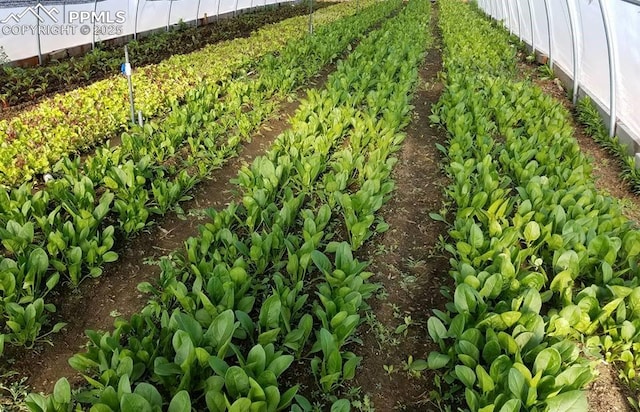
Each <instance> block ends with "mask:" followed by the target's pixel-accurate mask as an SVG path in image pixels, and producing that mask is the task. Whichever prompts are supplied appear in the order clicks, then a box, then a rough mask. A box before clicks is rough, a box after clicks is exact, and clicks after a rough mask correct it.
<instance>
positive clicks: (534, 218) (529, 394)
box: [428, 0, 640, 412]
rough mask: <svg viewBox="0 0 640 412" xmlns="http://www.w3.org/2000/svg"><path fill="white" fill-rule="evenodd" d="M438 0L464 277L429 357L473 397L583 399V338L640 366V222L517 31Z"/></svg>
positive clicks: (456, 245)
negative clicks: (533, 71)
mask: <svg viewBox="0 0 640 412" xmlns="http://www.w3.org/2000/svg"><path fill="white" fill-rule="evenodd" d="M440 4H441V28H442V32H443V37H444V44H445V55H444V60H445V64H444V65H445V82H446V89H445V92H444V94H443V96H442V99H441V101H440V102H439V104H438V107H437V109H436V110H435V112H434V116H433V120H434V121H436V122H440V123H441V124H443V125H444V126H445V127H446V128H447V130H448V132H449V146H448V148H442V150H443V151H444V152H445V153H446V156H447V160H448V165H447V166H446V170H447V173H448V174H449V175H450V176H451V179H452V180H453V183H452V184H451V185H450V186H449V187H448V189H447V195H448V196H449V197H450V199H451V200H452V201H453V203H454V204H455V207H456V210H455V212H454V214H453V219H454V220H453V221H452V222H451V226H450V229H449V235H450V241H451V243H450V244H449V245H448V246H447V250H448V251H449V252H451V254H452V255H453V257H452V259H451V266H452V270H451V275H452V276H453V278H454V281H455V291H453V293H452V294H451V296H450V298H451V301H450V302H449V303H448V305H447V308H446V311H445V312H443V311H435V315H436V316H434V317H432V318H430V319H429V322H428V326H429V334H430V336H431V338H432V339H433V340H434V341H435V342H437V343H438V344H439V346H440V352H432V353H431V354H430V355H429V358H428V362H429V365H430V366H431V367H432V368H434V369H439V368H446V369H447V373H446V375H445V376H446V380H447V382H449V383H450V384H451V385H452V388H453V390H454V391H455V390H459V391H464V398H465V400H466V405H467V407H468V408H469V409H470V410H471V411H485V412H486V411H505V412H506V411H518V410H521V409H522V410H531V411H542V410H552V411H565V410H587V404H586V397H585V396H584V392H583V391H582V390H581V389H582V388H583V387H584V386H585V385H586V384H587V383H588V382H590V381H591V380H592V379H593V376H594V373H593V369H592V366H591V365H590V364H589V362H587V361H586V359H585V356H584V354H583V353H582V352H583V351H584V352H587V354H589V355H592V356H597V357H604V358H605V359H606V360H607V361H615V362H616V363H617V364H618V365H619V366H620V367H621V368H622V369H623V374H624V376H625V377H627V378H629V379H631V378H633V377H634V376H635V374H636V372H637V365H638V364H639V360H640V357H638V354H637V353H636V348H637V346H638V342H639V341H640V336H639V334H638V331H639V330H640V287H639V286H638V275H639V274H640V272H639V268H638V255H640V232H639V231H638V230H637V229H634V228H633V227H632V225H631V224H630V222H629V221H627V219H626V218H624V217H623V216H622V215H621V213H620V207H619V206H618V205H617V203H616V202H615V201H614V200H613V199H611V198H609V197H607V196H602V195H600V194H598V192H597V191H596V189H595V187H594V184H593V181H592V178H591V175H590V166H589V163H588V161H587V159H586V158H585V157H584V156H583V155H582V154H581V152H580V150H579V147H578V145H577V143H576V140H575V139H574V137H573V135H572V133H573V130H572V129H571V127H570V123H569V121H568V119H569V116H570V114H569V113H568V112H567V111H566V110H565V109H564V108H563V107H562V106H561V105H560V104H558V103H557V102H555V101H554V100H553V99H552V98H550V97H549V96H547V95H545V94H544V93H543V92H542V91H541V90H540V89H539V88H538V87H536V86H534V85H533V84H532V83H531V82H518V81H516V77H517V76H516V73H515V67H516V66H515V55H516V50H515V49H514V48H513V46H511V45H510V44H509V38H508V34H507V33H505V32H504V31H501V30H496V29H495V28H493V27H492V26H491V25H490V23H488V22H487V21H486V20H485V19H483V18H482V17H481V16H480V15H479V14H478V13H477V12H476V11H474V10H472V9H471V8H470V7H469V6H468V5H465V4H463V3H460V2H457V1H454V0H442V1H441V3H440ZM469 73H473V76H469ZM578 342H581V345H579V344H578Z"/></svg>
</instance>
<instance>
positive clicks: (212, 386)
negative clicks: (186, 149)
mask: <svg viewBox="0 0 640 412" xmlns="http://www.w3.org/2000/svg"><path fill="white" fill-rule="evenodd" d="M429 7H430V3H429V2H428V1H426V0H416V1H412V2H410V3H409V4H408V5H407V7H406V8H405V9H404V10H403V11H402V12H401V13H400V14H399V15H398V16H397V17H395V18H393V19H390V20H388V21H387V22H385V23H384V24H383V26H382V28H381V29H379V30H377V31H374V32H372V33H371V34H370V35H369V36H367V37H366V38H365V39H363V40H362V42H361V43H360V44H359V45H358V47H357V48H356V49H355V50H354V51H353V52H352V53H351V54H350V55H349V57H348V58H347V59H346V60H344V61H340V62H339V63H338V65H337V70H336V72H335V73H333V74H332V75H330V76H329V78H328V80H327V83H326V88H325V89H324V90H322V91H310V92H309V94H308V97H307V99H305V100H304V101H303V102H302V104H301V106H300V108H299V109H298V110H297V112H296V114H295V116H294V118H293V119H292V127H291V129H289V130H287V131H286V132H285V133H283V134H282V135H280V136H279V137H278V138H277V140H276V142H275V143H274V145H273V146H272V148H271V149H270V150H269V152H268V153H267V155H265V156H264V157H259V158H257V159H256V160H255V161H254V162H253V164H252V165H251V166H249V167H245V168H243V169H242V170H241V171H240V172H239V174H238V177H237V179H236V182H237V184H238V186H239V188H240V189H241V193H242V201H241V202H240V203H232V204H230V205H229V206H228V207H227V208H226V209H223V210H220V211H215V210H210V211H209V215H210V218H211V222H210V223H207V224H206V225H204V226H201V227H200V236H199V237H197V238H191V239H189V240H188V241H187V242H186V245H185V246H186V250H185V252H184V253H183V254H180V255H174V256H172V257H168V258H165V259H163V260H162V261H161V263H160V265H161V268H162V273H161V276H160V279H159V284H158V285H157V286H152V285H150V284H148V283H147V284H141V285H140V286H139V288H140V289H141V290H142V291H145V292H150V293H152V294H153V298H152V300H151V301H150V303H149V304H148V305H147V307H146V308H145V309H144V310H143V311H142V312H141V313H140V314H138V315H134V316H133V317H132V318H131V319H130V320H128V321H125V320H117V321H116V322H115V326H116V328H115V330H114V331H113V332H110V333H98V332H89V333H88V335H89V338H90V344H89V348H88V351H87V352H86V353H83V354H78V355H76V356H74V357H73V358H72V359H71V360H70V363H71V364H72V366H74V368H76V369H78V370H80V371H82V372H84V373H85V374H86V376H87V381H88V383H89V385H90V386H91V387H90V388H89V389H87V390H84V391H81V392H79V393H77V394H74V396H73V397H72V394H71V390H70V387H69V384H68V382H67V380H66V379H61V380H60V381H58V383H57V384H56V387H55V389H54V393H53V394H52V395H50V396H48V397H43V396H41V395H35V394H33V395H30V397H29V400H28V405H29V407H30V409H31V410H32V411H58V410H67V409H69V408H70V407H73V405H76V406H78V405H82V407H84V408H88V406H89V405H91V410H92V411H119V410H121V411H128V410H133V407H135V408H136V409H140V410H145V411H160V410H163V409H164V408H165V407H167V406H166V405H168V408H169V410H175V411H177V410H181V411H182V410H191V409H192V408H195V409H196V410H210V411H225V410H229V411H249V410H255V411H275V410H283V409H285V408H287V409H291V410H293V411H301V410H312V406H311V404H310V402H309V401H308V400H307V399H305V398H304V397H303V396H301V395H300V394H298V393H297V392H298V389H299V386H298V385H295V386H292V387H287V386H288V385H285V383H284V382H285V379H284V376H286V375H287V374H288V373H290V369H291V365H292V363H293V361H294V359H295V358H298V359H299V360H304V362H305V364H306V365H307V367H308V369H307V372H310V373H312V374H314V376H315V377H316V379H317V382H318V386H319V388H320V389H321V390H322V391H323V392H326V393H333V392H334V391H335V390H336V388H337V387H338V386H339V385H340V384H341V383H342V382H344V381H345V380H349V379H351V378H353V376H354V374H355V369H356V367H357V365H358V363H359V358H358V357H357V356H355V355H354V354H353V353H351V352H349V351H347V350H346V346H347V345H348V344H349V343H351V342H353V339H354V336H353V333H354V331H355V329H356V327H357V326H358V325H359V324H360V314H361V312H362V310H363V309H364V308H365V307H366V298H367V297H369V296H370V295H371V293H372V292H373V291H374V290H375V289H376V288H377V286H376V285H372V284H368V283H367V282H366V280H367V278H369V277H370V276H371V274H370V273H368V272H365V271H364V269H365V268H366V263H364V262H359V261H358V260H356V259H354V258H353V256H352V250H353V249H356V248H357V247H358V246H359V245H361V243H362V240H363V239H366V238H368V237H369V236H371V235H372V234H373V233H374V232H375V229H376V228H377V229H379V230H384V224H378V225H377V226H374V223H375V220H376V219H375V213H376V212H377V211H378V209H379V208H380V207H381V206H382V204H383V203H384V201H385V200H386V199H387V198H388V196H389V194H390V192H391V191H392V189H393V182H392V181H391V180H390V172H391V169H392V167H393V165H394V164H395V158H393V157H392V154H393V152H395V151H396V150H398V148H399V145H400V143H401V142H402V140H403V135H402V134H400V133H399V132H400V129H401V128H402V127H404V126H405V125H406V124H407V123H408V122H409V120H410V115H409V114H410V95H411V92H412V90H413V88H414V87H415V84H416V79H417V69H416V68H417V66H418V64H419V63H420V61H421V60H422V58H423V56H424V49H425V48H426V45H427V41H428V34H427V33H428V32H427V27H428V21H429ZM363 69H366V71H364V72H363ZM363 73H366V75H363ZM342 222H344V227H345V228H347V231H348V233H349V234H350V235H349V239H350V242H344V241H343V242H339V241H336V240H337V239H336V233H335V231H336V230H337V229H338V227H339V226H342V225H343V223H342ZM352 223H353V224H352ZM314 292H315V293H314ZM283 375H284V376H283ZM349 409H350V405H349V402H348V401H347V400H337V401H336V402H335V403H334V404H333V405H332V410H335V411H348V410H349Z"/></svg>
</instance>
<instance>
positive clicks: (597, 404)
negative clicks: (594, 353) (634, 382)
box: [587, 363, 633, 412]
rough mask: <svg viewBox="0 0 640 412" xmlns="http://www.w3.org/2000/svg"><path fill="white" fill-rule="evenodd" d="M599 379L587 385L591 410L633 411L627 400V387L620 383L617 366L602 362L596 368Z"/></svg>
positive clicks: (594, 411) (608, 411)
mask: <svg viewBox="0 0 640 412" xmlns="http://www.w3.org/2000/svg"><path fill="white" fill-rule="evenodd" d="M596 371H597V372H598V374H599V375H598V379H596V380H595V381H593V382H592V383H591V384H590V385H589V386H588V387H587V399H588V400H589V411H591V412H631V411H633V409H632V408H631V406H630V405H629V403H628V402H627V396H630V393H629V391H628V390H627V388H625V387H623V386H621V385H620V382H619V380H618V376H617V374H616V370H615V368H613V367H612V366H611V365H609V364H606V363H601V364H600V365H598V367H597V368H596Z"/></svg>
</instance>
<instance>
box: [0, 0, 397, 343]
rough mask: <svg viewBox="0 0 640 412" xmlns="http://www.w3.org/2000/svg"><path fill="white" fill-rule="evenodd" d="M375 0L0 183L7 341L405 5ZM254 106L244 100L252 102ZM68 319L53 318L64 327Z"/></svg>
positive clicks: (33, 334) (0, 282)
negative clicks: (19, 180)
mask: <svg viewBox="0 0 640 412" xmlns="http://www.w3.org/2000/svg"><path fill="white" fill-rule="evenodd" d="M400 4H401V3H400V1H399V0H393V1H388V2H383V3H378V4H377V5H376V6H375V7H368V8H366V9H364V10H363V11H362V12H361V13H360V14H358V15H355V16H350V17H348V18H344V19H341V20H338V21H336V22H334V23H331V24H327V25H324V26H321V27H319V28H318V29H317V30H316V32H315V33H314V34H313V35H308V36H305V37H303V38H302V39H299V40H294V41H291V42H290V43H289V44H288V45H287V46H286V47H284V48H283V49H282V50H281V51H280V53H279V54H278V55H277V56H275V55H268V56H266V57H265V58H264V59H262V60H261V61H260V62H259V63H257V64H256V66H255V69H256V72H255V73H254V76H251V77H246V76H245V77H241V78H239V79H236V80H230V81H228V82H223V83H222V84H221V85H214V84H206V85H204V86H202V87H200V88H198V89H195V90H193V91H191V92H189V94H188V95H187V98H186V100H185V103H184V104H183V105H182V106H178V105H175V106H174V107H173V110H172V112H171V113H170V114H169V116H168V117H167V118H166V119H164V120H163V121H160V122H151V123H148V124H146V125H145V126H144V127H142V128H141V127H135V128H133V129H132V130H131V132H130V133H125V134H123V137H122V144H121V145H119V146H117V147H113V148H107V147H102V148H100V149H99V150H97V151H96V153H95V155H93V156H91V157H89V158H87V159H86V161H85V162H83V163H81V161H80V158H79V157H76V158H75V159H65V160H62V161H60V162H59V164H58V165H57V166H56V170H57V172H56V174H55V179H54V180H53V181H50V182H49V183H47V184H46V185H45V187H44V188H43V189H41V190H38V191H35V193H33V191H32V187H31V185H29V184H24V185H22V186H21V187H20V188H17V189H11V190H2V191H0V206H1V209H0V240H1V242H2V246H3V248H4V250H3V253H2V254H3V255H4V257H2V258H0V291H1V292H2V293H1V295H0V297H1V300H0V314H1V315H2V317H3V318H4V319H5V320H6V326H5V327H3V328H2V330H1V331H0V352H1V349H2V347H3V345H4V343H5V342H6V343H11V344H13V345H23V346H26V347H31V346H32V345H33V344H34V343H35V342H36V341H37V340H39V339H41V338H42V337H43V335H44V336H46V333H45V334H43V330H42V328H43V326H44V325H46V324H47V319H48V315H49V314H50V313H51V312H53V311H55V307H53V305H51V304H46V303H45V300H44V299H45V298H46V296H47V294H49V293H50V292H51V291H52V290H54V289H59V288H60V287H59V284H61V283H63V282H65V281H66V282H68V283H69V284H70V285H71V286H72V287H74V288H75V287H76V286H77V285H78V284H79V283H80V282H81V281H82V280H83V279H84V278H86V277H87V276H91V277H97V276H100V275H101V274H102V267H103V266H104V264H105V263H109V262H114V261H116V260H117V259H118V255H117V253H116V252H115V251H114V243H115V240H116V238H117V234H122V235H132V234H134V233H136V232H138V231H140V230H141V229H142V228H144V227H145V226H147V225H149V224H150V223H151V222H152V217H153V215H156V214H164V213H165V212H166V211H168V210H169V209H171V208H173V207H175V206H176V205H177V204H178V203H179V202H180V201H182V200H184V199H185V198H187V193H188V191H189V190H190V189H191V188H192V187H193V186H194V185H195V184H196V183H197V181H198V180H200V179H202V178H203V177H205V176H206V175H207V174H209V173H210V172H211V171H212V170H213V169H214V168H216V167H218V166H219V165H220V164H221V163H222V162H224V161H225V160H226V159H227V158H229V156H231V155H232V154H233V153H234V151H235V150H236V148H237V146H238V145H239V144H240V143H241V142H242V141H243V140H245V139H246V138H248V137H249V136H250V135H251V133H252V131H254V130H255V129H256V128H257V126H258V125H259V124H260V123H261V122H262V121H264V120H265V119H266V117H267V116H268V115H269V114H270V113H272V112H273V110H274V109H275V107H276V106H277V100H278V99H281V98H282V97H283V96H284V95H286V94H287V93H289V92H290V91H292V90H293V89H294V88H296V87H299V86H300V85H301V83H302V82H304V80H305V79H308V78H309V77H310V76H312V75H313V74H315V73H318V72H319V71H320V70H321V68H322V67H323V66H324V65H326V64H327V63H328V62H330V61H332V60H333V59H335V58H336V57H337V55H338V54H339V53H341V52H342V51H343V50H345V49H346V48H347V46H348V45H349V43H350V42H351V41H353V40H354V39H357V38H358V37H359V36H361V35H363V34H364V32H365V31H367V29H368V28H369V27H370V26H371V25H373V24H375V23H376V22H379V21H380V20H381V19H382V18H384V17H385V16H386V15H388V14H389V13H391V12H392V11H393V10H395V9H397V8H399V7H400ZM249 108H250V110H247V109H249ZM63 326H64V323H59V324H57V325H55V326H54V327H53V330H54V331H58V330H60V328H62V327H63Z"/></svg>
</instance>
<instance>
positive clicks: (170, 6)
mask: <svg viewBox="0 0 640 412" xmlns="http://www.w3.org/2000/svg"><path fill="white" fill-rule="evenodd" d="M172 8H173V0H169V14H168V15H167V31H169V26H171V9H172Z"/></svg>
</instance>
